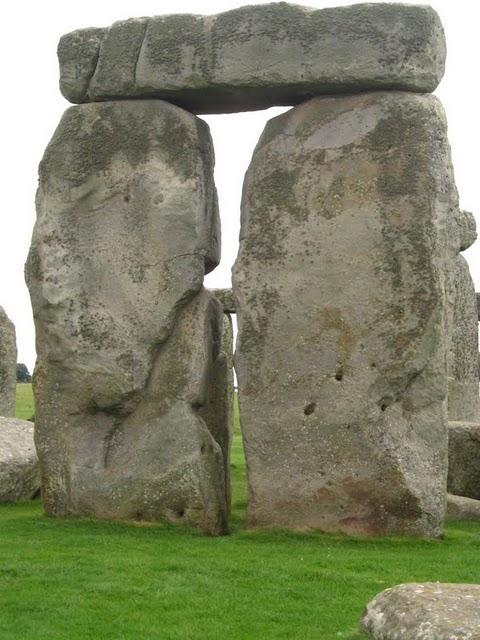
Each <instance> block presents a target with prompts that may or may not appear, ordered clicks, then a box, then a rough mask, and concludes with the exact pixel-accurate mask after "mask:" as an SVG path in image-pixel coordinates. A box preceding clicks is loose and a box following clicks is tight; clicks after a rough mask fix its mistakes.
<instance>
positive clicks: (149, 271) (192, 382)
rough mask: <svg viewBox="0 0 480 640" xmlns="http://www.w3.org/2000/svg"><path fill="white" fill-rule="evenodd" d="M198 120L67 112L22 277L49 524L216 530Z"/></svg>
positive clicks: (211, 254) (146, 113) (213, 239)
mask: <svg viewBox="0 0 480 640" xmlns="http://www.w3.org/2000/svg"><path fill="white" fill-rule="evenodd" d="M213 164H214V157H213V149H212V143H211V138H210V135H209V131H208V126H207V125H206V124H205V122H203V121H201V120H200V119H199V118H196V117H195V116H193V115H192V114H191V113H187V112H186V111H183V110H182V109H179V108H178V107H175V106H173V105H170V104H167V103H165V102H162V101H159V100H145V101H142V100H137V101H120V102H108V103H95V104H88V105H81V106H78V107H72V108H70V109H68V110H67V111H66V113H65V114H64V116H63V118H62V120H61V122H60V124H59V126H58V128H57V130H56V132H55V134H54V136H53V138H52V140H51V142H50V144H49V145H48V147H47V149H46V152H45V155H44V157H43V159H42V162H41V165H40V181H39V189H38V194H37V221H36V224H35V229H34V232H33V237H32V245H31V249H30V253H29V257H28V262H27V268H26V277H27V283H28V287H29V290H30V295H31V299H32V307H33V311H34V317H35V325H36V339H37V351H38V359H37V366H36V370H35V379H34V393H35V404H36V423H35V441H36V445H37V449H38V454H39V457H40V461H41V467H42V497H43V500H44V505H45V508H46V511H47V513H48V514H49V515H53V516H64V515H68V514H72V515H86V516H94V517H98V518H118V519H145V520H161V519H164V520H167V521H170V522H175V523H184V524H186V525H190V526H195V527H198V528H199V529H201V530H202V531H204V532H206V533H209V534H221V533H224V532H225V531H226V528H227V522H226V520H227V511H228V502H229V499H228V477H227V475H228V460H227V458H226V455H227V451H228V444H229V438H230V433H229V424H228V420H229V417H228V416H229V408H228V407H225V406H224V404H225V402H226V399H227V397H228V393H227V391H226V389H225V388H224V387H225V385H227V383H228V375H227V374H228V362H227V360H228V358H227V356H226V355H225V354H224V353H223V352H222V349H221V343H222V322H223V319H224V314H223V310H222V307H221V304H220V303H219V302H218V301H217V300H216V299H215V298H214V297H213V296H212V295H211V294H209V293H208V292H207V291H206V290H205V289H203V287H202V283H203V277H204V274H205V272H208V271H210V270H211V269H212V268H214V267H215V265H216V264H217V263H218V259H219V251H220V246H219V240H220V238H219V229H218V211H217V204H216V192H215V187H214V183H213Z"/></svg>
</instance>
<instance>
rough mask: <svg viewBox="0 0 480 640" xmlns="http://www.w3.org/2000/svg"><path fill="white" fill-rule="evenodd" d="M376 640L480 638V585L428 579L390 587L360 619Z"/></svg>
mask: <svg viewBox="0 0 480 640" xmlns="http://www.w3.org/2000/svg"><path fill="white" fill-rule="evenodd" d="M360 627H361V629H362V631H364V632H365V633H366V634H367V637H369V638H372V640H478V638H479V637H480V585H478V584H448V583H440V582H430V583H429V582H427V583H425V584H401V585H398V586H397V587H392V588H391V589H386V590H385V591H382V592H381V593H380V594H379V595H377V596H376V597H375V598H374V599H373V600H372V601H371V602H369V604H367V606H366V608H365V611H364V613H363V616H362V618H361V621H360Z"/></svg>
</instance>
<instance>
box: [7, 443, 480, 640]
mask: <svg viewBox="0 0 480 640" xmlns="http://www.w3.org/2000/svg"><path fill="white" fill-rule="evenodd" d="M232 468H233V486H234V500H233V502H234V509H233V513H234V517H233V526H232V529H233V533H232V535H230V536H228V537H223V538H206V537H203V536H201V535H199V534H198V533H196V532H193V531H189V530H184V529H181V528H174V527H172V526H166V525H152V526H145V525H143V526H140V525H135V524H115V523H109V522H91V521H88V520H77V519H69V520H63V521H62V520H51V519H47V518H45V517H44V516H43V515H42V512H41V508H40V505H39V503H29V504H24V505H12V506H2V507H0V603H1V604H0V638H1V639H2V640H12V639H15V640H24V639H25V638H31V639H32V640H67V639H68V640H77V639H78V640H80V639H81V640H146V639H149V640H150V639H157V638H158V639H161V640H189V639H195V640H197V639H198V640H217V639H218V640H224V639H228V640H264V639H272V640H273V639H275V640H280V639H285V640H296V639H298V640H313V639H315V640H326V639H332V640H333V639H338V638H340V639H341V638H348V639H349V640H352V639H353V638H356V637H357V633H356V623H357V620H358V618H359V616H360V614H361V611H362V608H363V606H364V604H365V603H366V602H367V601H368V600H369V599H370V598H371V597H372V596H373V595H374V594H375V593H377V592H378V591H381V590H382V589H384V588H386V587H388V586H391V585H394V584H397V583H400V582H406V581H412V580H415V581H425V580H441V581H453V582H480V562H479V558H480V525H478V524H472V523H468V524H467V523H463V524H455V525H449V526H448V528H447V533H446V536H445V539H444V540H441V541H414V540H406V539H395V540H391V539H390V540H358V539H347V538H345V537H342V536H331V535H322V534H288V533H282V532H275V533H249V532H246V531H244V530H242V520H243V515H244V509H245V501H246V491H245V471H244V463H243V457H242V452H241V442H240V437H239V435H238V432H237V433H236V435H235V441H234V447H233V452H232Z"/></svg>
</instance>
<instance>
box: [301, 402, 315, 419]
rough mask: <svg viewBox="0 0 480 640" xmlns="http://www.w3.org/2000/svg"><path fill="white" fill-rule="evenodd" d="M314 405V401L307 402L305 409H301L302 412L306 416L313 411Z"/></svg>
mask: <svg viewBox="0 0 480 640" xmlns="http://www.w3.org/2000/svg"><path fill="white" fill-rule="evenodd" d="M316 406H317V405H316V404H315V402H309V403H308V404H307V405H306V406H305V409H304V410H303V413H304V414H305V415H306V416H309V415H311V414H312V413H313V412H314V411H315V408H316Z"/></svg>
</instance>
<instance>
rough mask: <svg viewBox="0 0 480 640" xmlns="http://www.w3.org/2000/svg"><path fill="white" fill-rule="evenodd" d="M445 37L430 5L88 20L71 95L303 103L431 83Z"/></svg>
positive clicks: (74, 35) (70, 62) (232, 104)
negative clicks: (94, 23) (92, 23)
mask: <svg viewBox="0 0 480 640" xmlns="http://www.w3.org/2000/svg"><path fill="white" fill-rule="evenodd" d="M445 51H446V49H445V37H444V33H443V28H442V25H441V22H440V19H439V17H438V15H437V14H436V13H435V11H434V10H433V9H432V8H431V7H428V6H424V5H405V4H403V5H402V4H396V3H381V4H357V5H354V6H349V7H336V8H331V9H318V10H316V9H310V8H306V7H301V6H298V5H290V4H288V3H285V2H279V3H272V4H266V5H258V6H246V7H241V8H238V9H233V10H231V11H226V12H224V13H219V14H218V15H215V16H199V15H190V14H186V15H163V16H155V17H151V18H133V19H130V20H123V21H120V22H115V23H114V24H113V25H112V26H111V27H109V28H106V29H82V30H78V31H73V32H71V33H68V34H66V35H64V36H63V37H62V38H61V40H60V43H59V47H58V56H59V62H60V88H61V91H62V93H63V95H64V96H65V97H66V98H67V99H68V100H70V101H71V102H75V103H79V102H92V101H104V100H115V99H119V98H161V99H163V100H168V101H169V102H172V103H175V104H178V105H179V106H181V107H184V108H186V109H188V110H190V111H193V112H196V113H221V112H234V111H250V110H252V109H264V108H267V107H271V106H273V105H291V104H298V103H300V102H303V101H304V100H306V99H308V98H311V97H313V96H317V95H320V94H332V93H346V92H350V93H353V92H359V91H366V90H378V89H402V90H409V91H418V92H429V91H433V90H434V89H435V88H436V86H437V85H438V83H439V81H440V79H441V78H442V76H443V72H444V67H445Z"/></svg>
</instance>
